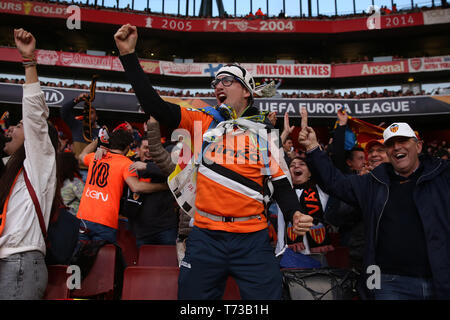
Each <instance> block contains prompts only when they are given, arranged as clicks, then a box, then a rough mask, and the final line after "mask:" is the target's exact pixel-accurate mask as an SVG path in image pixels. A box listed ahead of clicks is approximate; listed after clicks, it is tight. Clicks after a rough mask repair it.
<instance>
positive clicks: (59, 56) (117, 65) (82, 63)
mask: <svg viewBox="0 0 450 320" xmlns="http://www.w3.org/2000/svg"><path fill="white" fill-rule="evenodd" d="M0 57H1V58H0V60H1V61H10V62H21V61H22V58H21V56H20V54H19V52H18V51H17V50H16V49H15V48H0ZM36 60H37V63H38V64H42V65H50V66H58V67H71V68H86V69H97V70H111V71H123V67H122V63H121V62H120V60H119V57H113V56H93V55H88V54H84V53H73V52H60V51H53V50H36ZM140 63H141V66H142V68H143V69H144V71H145V72H147V73H153V74H160V72H159V61H152V60H140Z"/></svg>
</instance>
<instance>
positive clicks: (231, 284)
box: [222, 277, 241, 300]
mask: <svg viewBox="0 0 450 320" xmlns="http://www.w3.org/2000/svg"><path fill="white" fill-rule="evenodd" d="M222 299H223V300H241V294H240V292H239V287H238V285H237V283H236V281H235V280H234V278H233V277H228V279H227V284H226V287H225V293H224V294H223V297H222Z"/></svg>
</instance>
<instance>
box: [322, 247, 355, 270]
mask: <svg viewBox="0 0 450 320" xmlns="http://www.w3.org/2000/svg"><path fill="white" fill-rule="evenodd" d="M326 258H327V262H328V266H330V267H332V268H341V269H348V268H350V256H349V249H348V248H347V247H335V248H334V250H333V251H328V252H327V253H326Z"/></svg>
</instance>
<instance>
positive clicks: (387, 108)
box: [0, 83, 450, 118]
mask: <svg viewBox="0 0 450 320" xmlns="http://www.w3.org/2000/svg"><path fill="white" fill-rule="evenodd" d="M42 90H43V91H44V93H45V99H46V102H47V104H48V106H49V107H61V106H62V105H63V104H64V103H66V102H68V101H70V100H73V99H74V98H76V97H78V96H79V95H80V94H81V93H84V92H88V90H78V89H67V88H59V87H42ZM22 94H23V89H22V85H20V84H10V83H0V103H7V104H15V105H17V107H20V105H21V104H22ZM163 99H164V100H166V101H169V102H172V103H176V104H179V105H180V106H181V107H184V108H198V107H204V106H208V105H215V104H216V99H214V98H178V97H163ZM93 106H94V107H95V108H96V109H97V110H103V111H112V112H129V113H143V110H142V109H141V107H140V105H139V101H138V100H137V98H136V96H135V95H134V94H133V93H119V92H109V91H100V90H97V92H96V96H95V100H94V102H93ZM254 106H255V107H257V108H258V109H259V110H261V111H268V112H276V113H277V115H278V116H282V115H284V114H285V113H286V112H287V113H288V114H289V115H290V116H291V117H300V108H302V107H305V108H306V109H307V111H308V115H309V116H310V117H312V118H335V117H336V113H337V110H339V109H340V108H342V107H344V108H345V109H346V110H347V112H348V114H349V115H351V116H353V117H356V118H372V117H395V116H418V115H420V116H423V115H436V114H450V96H410V97H397V98H376V99H282V98H280V99H277V98H271V99H255V103H254ZM77 107H78V108H80V109H81V108H82V104H79V105H78V106H77Z"/></svg>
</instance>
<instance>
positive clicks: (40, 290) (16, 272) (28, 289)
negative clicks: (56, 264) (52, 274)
mask: <svg viewBox="0 0 450 320" xmlns="http://www.w3.org/2000/svg"><path fill="white" fill-rule="evenodd" d="M47 281H48V273H47V266H46V265H45V258H44V254H43V253H42V252H40V251H26V252H21V253H16V254H12V255H10V256H8V257H6V258H3V259H0V300H37V299H42V298H43V297H44V293H45V289H46V288H47Z"/></svg>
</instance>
